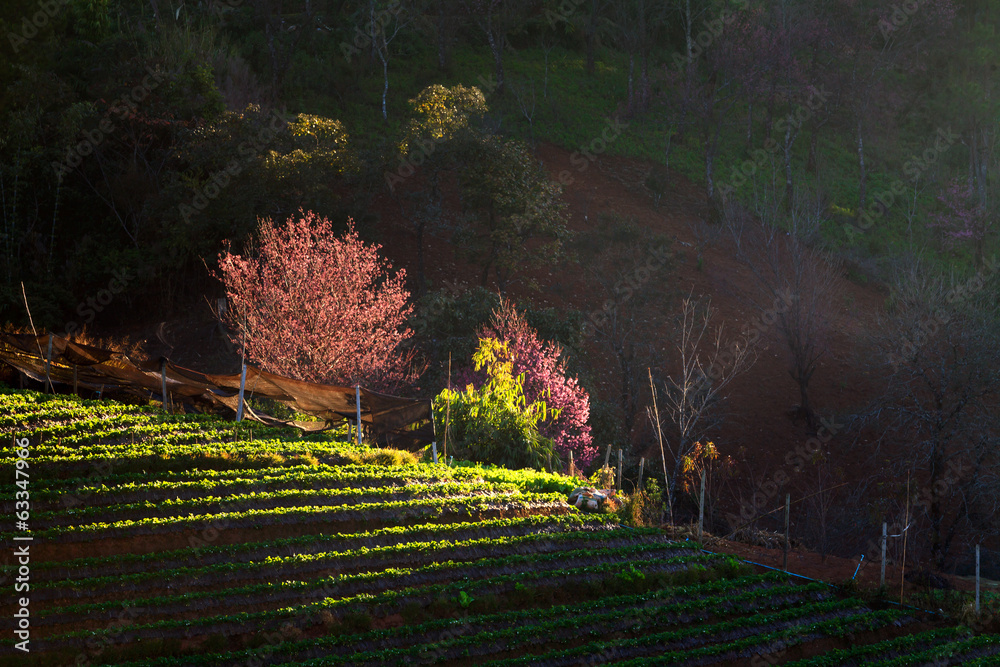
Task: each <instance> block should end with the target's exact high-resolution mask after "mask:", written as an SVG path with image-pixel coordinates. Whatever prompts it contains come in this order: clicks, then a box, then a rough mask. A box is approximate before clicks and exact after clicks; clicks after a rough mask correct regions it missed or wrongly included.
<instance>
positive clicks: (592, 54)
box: [584, 0, 598, 76]
mask: <svg viewBox="0 0 1000 667" xmlns="http://www.w3.org/2000/svg"><path fill="white" fill-rule="evenodd" d="M597 3H598V0H591V2H590V16H589V17H588V18H587V29H586V32H585V33H584V42H585V44H586V51H587V74H588V75H589V76H593V75H594V68H595V61H596V57H597V54H596V51H597V10H598V5H597Z"/></svg>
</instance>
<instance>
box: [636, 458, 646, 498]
mask: <svg viewBox="0 0 1000 667" xmlns="http://www.w3.org/2000/svg"><path fill="white" fill-rule="evenodd" d="M645 463H646V459H644V458H640V459H639V484H638V485H636V487H635V489H636V491H642V466H643V464H645Z"/></svg>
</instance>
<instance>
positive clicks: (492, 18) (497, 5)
mask: <svg viewBox="0 0 1000 667" xmlns="http://www.w3.org/2000/svg"><path fill="white" fill-rule="evenodd" d="M462 2H463V3H464V4H465V8H466V10H467V11H468V13H469V16H471V17H472V19H473V20H474V21H475V22H476V25H478V26H479V29H480V30H482V31H483V34H484V35H485V36H486V42H487V43H488V44H489V47H490V53H491V54H493V65H494V68H495V76H496V92H497V94H498V95H503V94H504V92H505V89H504V66H503V52H504V49H505V48H506V47H507V34H508V33H509V32H510V31H511V30H513V29H514V28H515V27H516V26H518V25H520V24H521V23H522V22H523V21H524V19H525V15H526V13H527V11H528V8H529V6H530V5H529V3H528V2H526V0H462Z"/></svg>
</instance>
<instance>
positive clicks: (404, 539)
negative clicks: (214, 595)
mask: <svg viewBox="0 0 1000 667" xmlns="http://www.w3.org/2000/svg"><path fill="white" fill-rule="evenodd" d="M614 522H615V518H614V517H610V516H607V515H598V514H590V515H587V514H576V513H573V514H549V515H531V516H526V517H518V518H514V519H486V520H484V521H480V522H474V523H469V522H461V523H446V524H440V523H425V524H418V525H415V526H392V527H389V528H380V529H378V530H372V531H366V532H363V533H347V534H332V535H302V536H299V537H288V538H282V539H277V540H268V541H264V542H241V543H238V544H230V545H224V546H211V547H189V548H186V549H177V550H174V551H165V552H164V551H161V552H155V553H151V554H135V553H130V554H120V555H118V554H116V555H114V556H101V557H96V558H77V559H74V560H70V561H61V562H59V561H43V562H39V563H37V564H32V565H33V566H32V581H33V582H36V581H37V582H38V584H39V585H42V584H43V583H45V582H49V581H52V582H58V581H59V580H60V579H74V580H75V579H80V578H87V577H100V576H107V575H111V574H115V575H116V576H121V575H128V574H136V573H145V572H150V571H156V572H160V571H165V570H169V569H174V568H179V567H186V566H188V565H189V564H190V563H192V562H198V563H202V564H203V565H213V564H216V563H227V562H231V561H232V562H236V561H247V562H248V561H253V560H260V559H264V558H268V557H271V556H274V555H282V554H284V555H292V554H294V553H302V554H313V553H321V552H324V551H334V550H337V549H345V548H352V547H353V548H359V547H368V548H370V549H371V548H377V547H386V546H392V545H396V544H406V543H408V542H427V541H434V540H448V539H450V540H453V541H460V540H467V539H472V538H474V537H493V538H499V537H517V536H520V535H529V534H533V533H545V534H551V533H560V532H565V531H576V530H581V531H583V530H586V531H594V530H606V529H609V528H611V527H612V526H613V525H614ZM66 583H67V582H62V583H60V584H57V585H66Z"/></svg>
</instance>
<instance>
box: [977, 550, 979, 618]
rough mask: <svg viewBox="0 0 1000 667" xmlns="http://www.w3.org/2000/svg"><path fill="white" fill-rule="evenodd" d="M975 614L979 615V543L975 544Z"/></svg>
mask: <svg viewBox="0 0 1000 667" xmlns="http://www.w3.org/2000/svg"><path fill="white" fill-rule="evenodd" d="M976 616H979V545H978V544H977V545H976Z"/></svg>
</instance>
